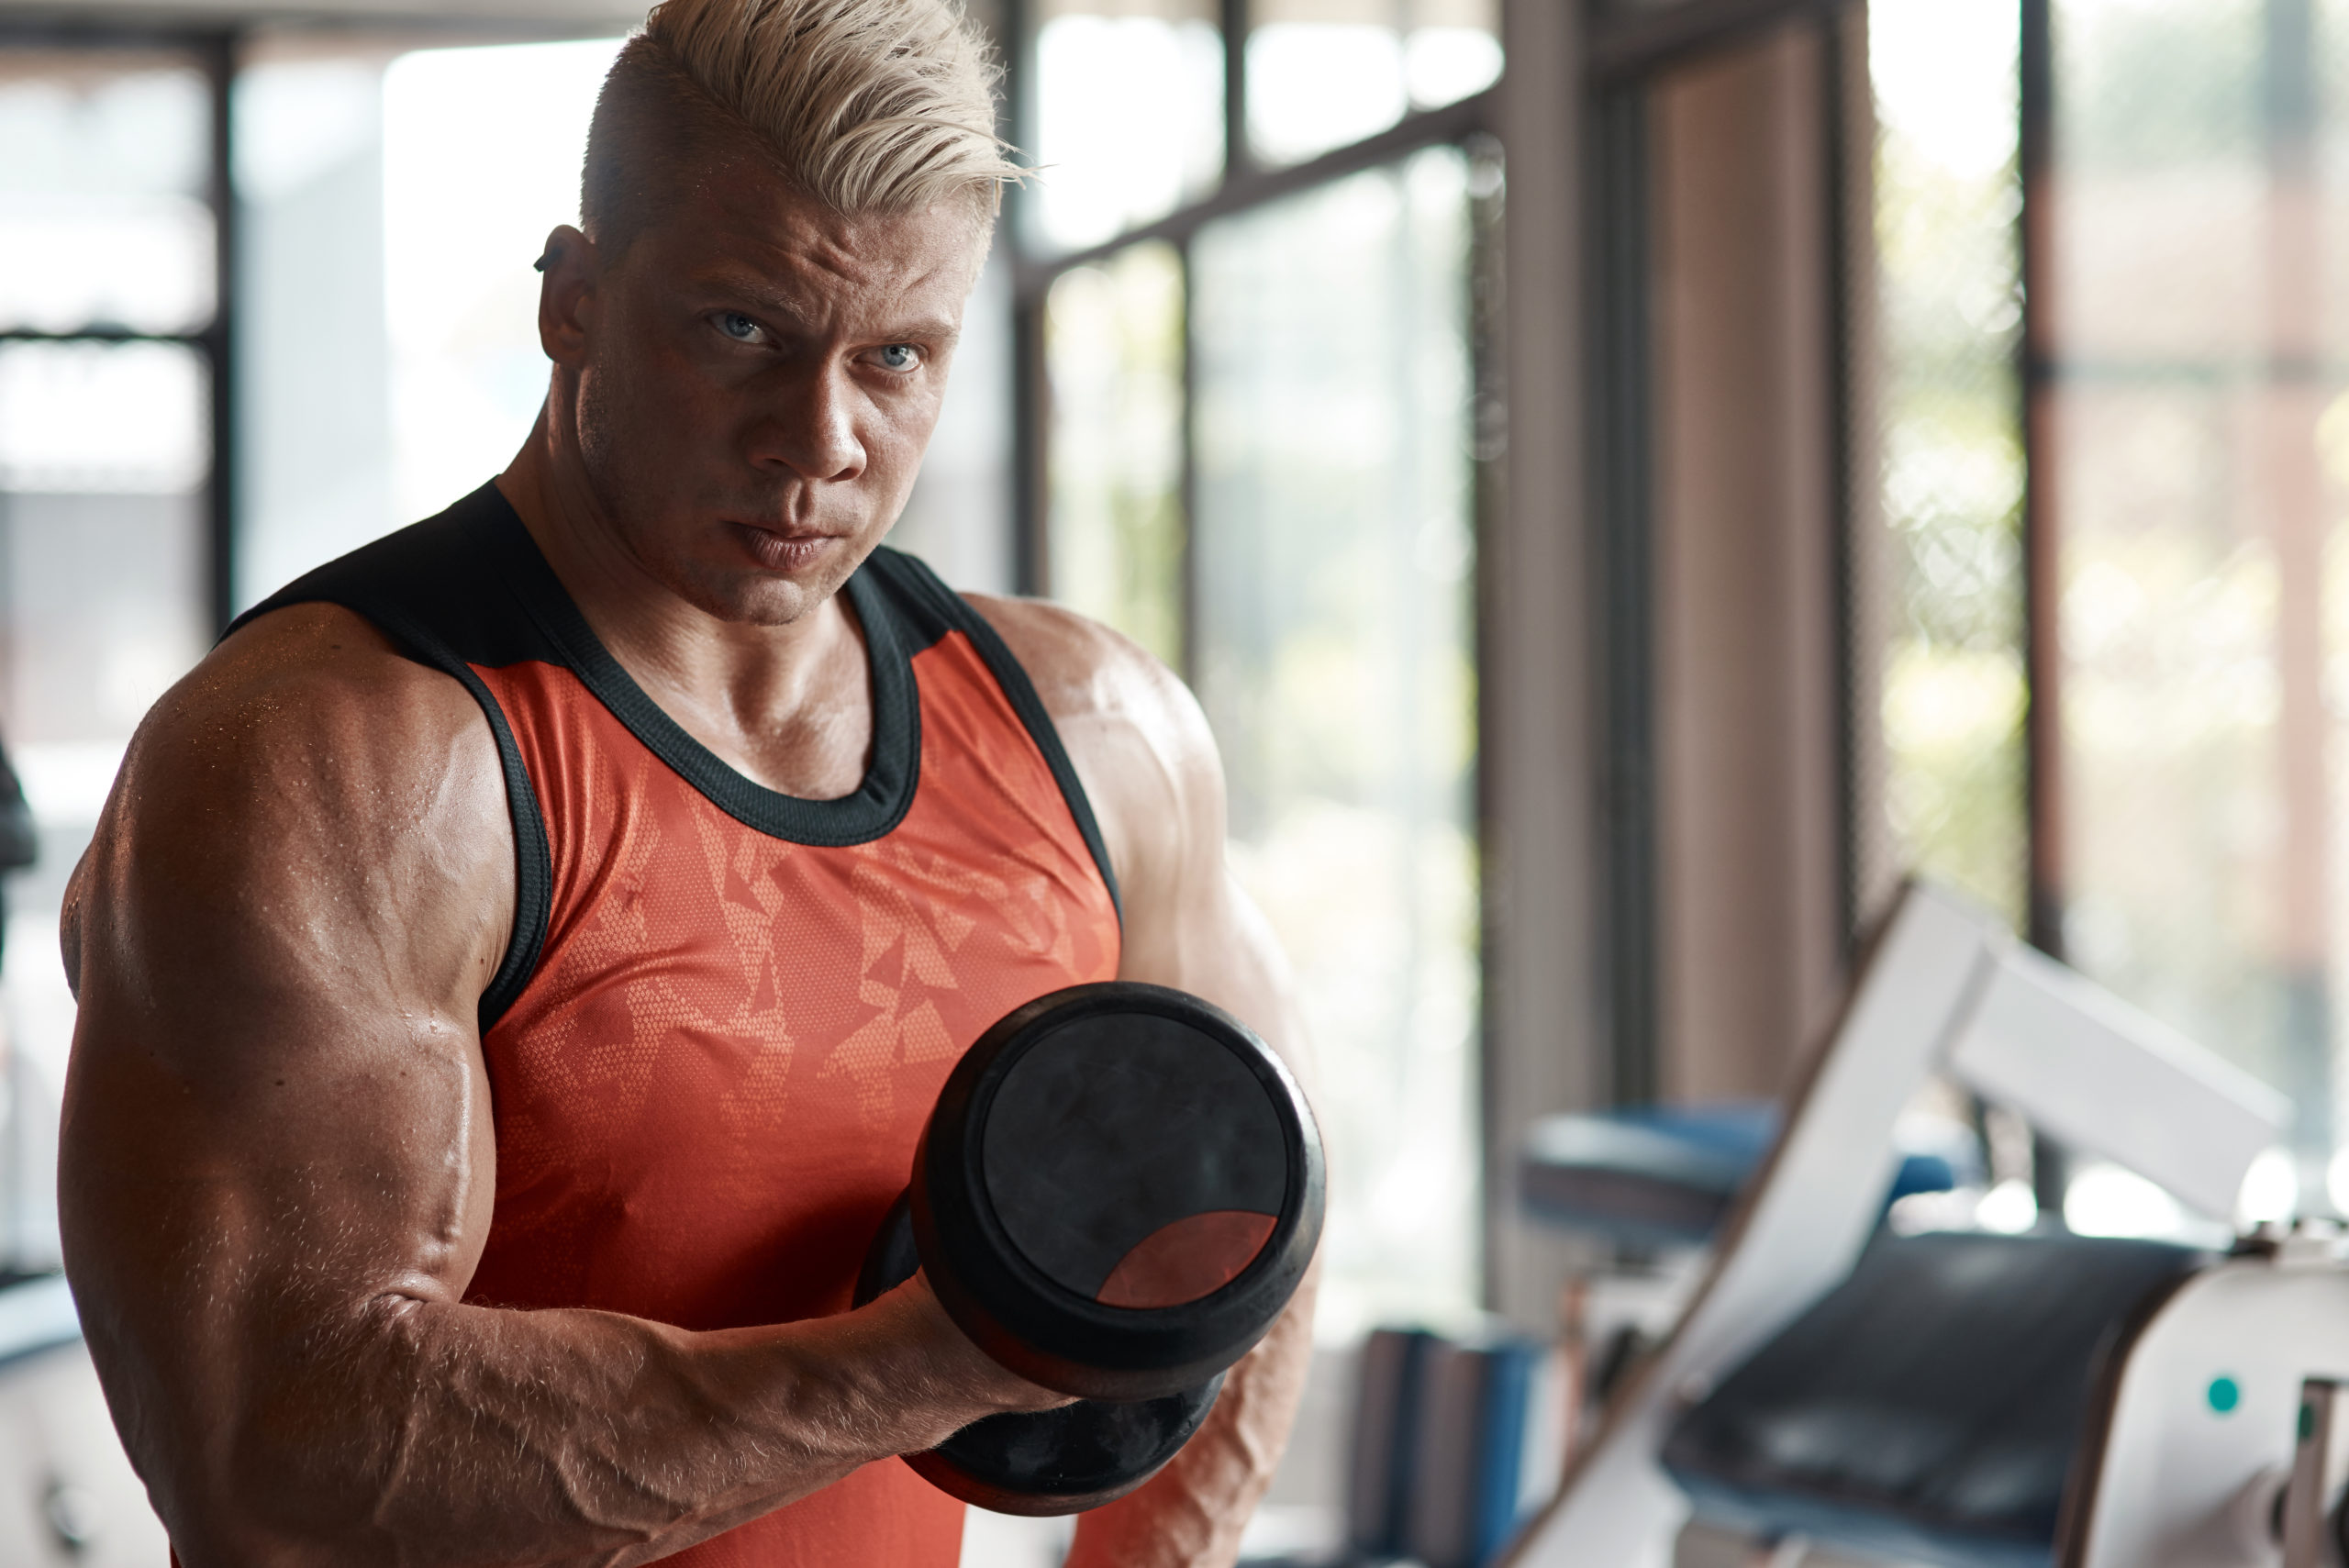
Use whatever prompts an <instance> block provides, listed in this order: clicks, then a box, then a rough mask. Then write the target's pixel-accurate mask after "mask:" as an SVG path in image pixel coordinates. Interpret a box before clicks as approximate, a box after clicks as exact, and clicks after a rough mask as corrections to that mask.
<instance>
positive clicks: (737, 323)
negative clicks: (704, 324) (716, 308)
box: [718, 310, 759, 343]
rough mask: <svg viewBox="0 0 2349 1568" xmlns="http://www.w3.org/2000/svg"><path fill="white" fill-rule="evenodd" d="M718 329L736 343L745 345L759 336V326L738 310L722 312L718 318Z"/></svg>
mask: <svg viewBox="0 0 2349 1568" xmlns="http://www.w3.org/2000/svg"><path fill="white" fill-rule="evenodd" d="M718 330H719V331H720V332H723V333H725V334H726V335H727V336H728V337H729V338H731V339H734V340H735V341H736V342H738V343H747V342H749V341H750V340H751V339H753V338H755V337H757V336H758V335H759V324H758V323H757V322H755V321H753V320H751V318H750V317H747V316H745V315H743V314H742V313H741V312H740V311H739V310H729V311H726V312H723V313H722V314H720V315H719V317H718Z"/></svg>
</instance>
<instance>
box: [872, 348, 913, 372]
mask: <svg viewBox="0 0 2349 1568" xmlns="http://www.w3.org/2000/svg"><path fill="white" fill-rule="evenodd" d="M881 363H882V365H883V366H884V367H885V368H886V369H889V370H893V371H909V370H911V369H913V368H914V367H915V366H916V365H918V364H919V363H921V350H919V349H917V348H915V347H914V346H913V345H912V344H911V343H892V344H890V345H889V346H888V347H887V348H885V349H884V350H881Z"/></svg>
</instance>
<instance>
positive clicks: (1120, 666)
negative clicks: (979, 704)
mask: <svg viewBox="0 0 2349 1568" xmlns="http://www.w3.org/2000/svg"><path fill="white" fill-rule="evenodd" d="M964 597H965V598H967V599H968V600H969V601H970V603H971V606H972V607H973V608H974V609H975V610H977V611H978V612H979V614H980V615H982V616H984V617H985V618H986V621H987V624H988V625H990V626H992V627H993V628H995V630H996V635H997V636H998V637H1001V638H1002V639H1003V641H1004V646H1006V647H1007V648H1008V649H1010V650H1011V655H1012V657H1013V658H1015V659H1017V660H1018V661H1019V666H1020V668H1021V669H1022V670H1024V671H1026V672H1027V674H1028V679H1029V681H1030V683H1031V684H1033V685H1034V686H1035V688H1036V695H1037V696H1038V697H1039V698H1040V699H1041V700H1042V702H1043V705H1044V711H1045V712H1046V713H1048V714H1050V715H1051V716H1052V721H1053V722H1054V723H1055V724H1064V723H1066V722H1069V721H1073V720H1083V719H1088V718H1101V717H1110V716H1113V715H1114V716H1118V717H1123V718H1125V719H1127V720H1129V721H1130V722H1136V723H1140V724H1142V725H1144V726H1145V727H1147V728H1150V729H1151V730H1152V732H1153V734H1154V736H1157V738H1160V739H1163V740H1164V741H1165V742H1166V743H1167V744H1169V745H1173V746H1186V745H1188V744H1191V743H1195V742H1196V741H1197V740H1202V739H1204V738H1205V730H1204V728H1203V727H1201V726H1200V725H1199V724H1198V723H1197V708H1198V705H1197V703H1196V702H1194V701H1193V700H1192V698H1191V694H1190V690H1189V688H1188V687H1186V686H1185V685H1184V684H1183V683H1182V680H1181V679H1180V677H1178V676H1177V675H1176V674H1175V673H1174V672H1173V671H1172V670H1169V669H1168V668H1167V667H1166V666H1165V665H1164V664H1163V663H1162V662H1159V661H1158V660H1157V659H1156V658H1155V657H1153V656H1152V654H1151V653H1150V652H1149V651H1147V650H1145V649H1144V648H1143V647H1142V646H1141V644H1140V643H1137V642H1135V641H1134V640H1133V639H1130V638H1129V637H1127V636H1125V635H1124V634H1123V633H1121V632H1119V631H1116V630H1114V629H1112V628H1109V627H1107V626H1104V625H1102V624H1101V623H1100V622H1099V621H1097V620H1095V619H1093V618H1092V617H1089V616H1084V615H1079V614H1078V613H1077V612H1076V611H1074V610H1072V609H1069V608H1067V607H1065V606H1061V605H1055V604H1052V603H1051V602H1050V601H1048V600H1044V599H1028V598H1012V597H1008V596H1004V595H995V594H969V595H964ZM1162 731H1163V735H1159V734H1158V732H1162ZM1195 731H1196V733H1195Z"/></svg>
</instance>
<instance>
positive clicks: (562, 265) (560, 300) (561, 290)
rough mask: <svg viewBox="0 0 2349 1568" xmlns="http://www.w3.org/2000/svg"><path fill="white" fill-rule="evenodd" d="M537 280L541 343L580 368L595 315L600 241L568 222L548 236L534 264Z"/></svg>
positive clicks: (549, 354)
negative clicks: (540, 274) (544, 246)
mask: <svg viewBox="0 0 2349 1568" xmlns="http://www.w3.org/2000/svg"><path fill="white" fill-rule="evenodd" d="M532 264H533V265H535V266H536V267H537V268H538V270H539V271H540V272H541V273H542V274H544V275H543V276H542V277H541V279H540V283H539V346H540V348H542V349H544V350H546V352H547V358H549V359H551V360H552V361H554V362H555V363H557V364H559V365H563V366H568V367H573V368H576V367H577V366H578V365H579V364H581V363H582V362H583V361H584V360H585V359H586V357H587V331H588V328H589V325H590V323H591V322H592V321H593V320H594V317H595V310H594V305H595V298H596V283H597V282H598V281H599V279H600V278H601V276H602V270H603V269H602V258H601V257H599V256H598V255H597V254H596V242H595V241H594V240H592V239H588V238H587V237H586V236H585V235H584V234H582V233H580V232H579V230H577V229H575V228H572V227H571V225H569V224H567V223H566V224H564V225H562V227H561V228H557V229H556V230H555V231H554V232H553V233H551V234H550V235H548V236H547V246H546V250H545V251H544V252H543V253H541V254H540V257H539V259H538V261H536V262H534V263H532Z"/></svg>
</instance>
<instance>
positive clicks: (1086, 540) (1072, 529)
mask: <svg viewBox="0 0 2349 1568" xmlns="http://www.w3.org/2000/svg"><path fill="white" fill-rule="evenodd" d="M1045 311H1046V314H1045V318H1044V321H1045V325H1044V333H1045V344H1046V353H1047V356H1048V359H1049V362H1050V365H1051V369H1052V447H1051V450H1052V538H1051V572H1052V596H1053V597H1054V598H1056V599H1059V600H1060V601H1061V602H1062V603H1063V604H1066V605H1070V606H1074V607H1075V608H1077V609H1080V610H1082V611H1084V612H1085V614H1086V615H1089V616H1091V617H1094V618H1095V619H1096V620H1099V621H1103V622H1106V623H1107V624H1108V625H1110V626H1113V627H1116V628H1118V629H1119V631H1122V632H1124V633H1125V634H1126V635H1127V636H1128V637H1130V638H1132V639H1134V640H1135V641H1136V642H1139V643H1141V645H1142V646H1143V647H1144V648H1147V649H1149V650H1150V651H1152V653H1155V654H1157V655H1158V657H1159V658H1161V659H1163V660H1164V661H1165V662H1167V663H1168V664H1169V665H1171V666H1173V667H1174V668H1176V669H1180V668H1182V666H1183V646H1182V638H1183V597H1182V595H1183V587H1182V568H1183V560H1182V556H1183V497H1182V483H1183V264H1182V261H1180V259H1179V258H1177V257H1176V255H1175V252H1174V251H1173V250H1170V249H1168V248H1167V247H1165V246H1163V245H1142V246H1136V247H1134V248H1133V249H1131V250H1124V251H1121V252H1119V255H1118V257H1117V258H1116V260H1114V261H1109V262H1108V263H1107V264H1105V265H1102V266H1098V267H1079V268H1077V269H1076V270H1074V272H1069V273H1067V274H1066V275H1064V276H1063V277H1062V278H1061V279H1060V280H1059V282H1057V283H1055V284H1053V285H1052V295H1051V298H1050V299H1049V300H1048V301H1047V303H1046V307H1045Z"/></svg>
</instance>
